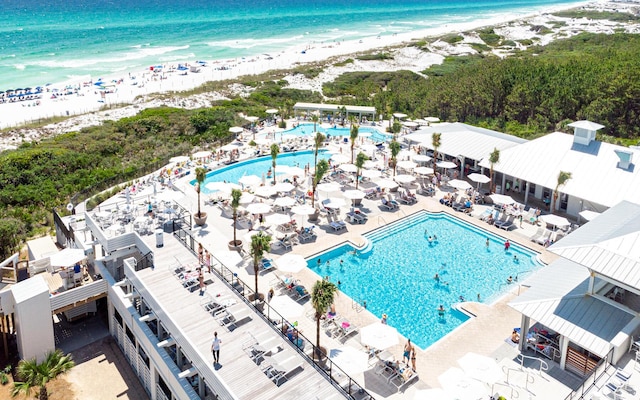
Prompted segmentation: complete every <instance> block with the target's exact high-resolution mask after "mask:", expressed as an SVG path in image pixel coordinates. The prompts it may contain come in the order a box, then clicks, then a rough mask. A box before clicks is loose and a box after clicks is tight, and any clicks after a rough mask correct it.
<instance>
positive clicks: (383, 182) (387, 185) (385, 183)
mask: <svg viewBox="0 0 640 400" xmlns="http://www.w3.org/2000/svg"><path fill="white" fill-rule="evenodd" d="M376 183H377V184H378V186H380V187H381V188H382V189H395V188H397V187H398V184H397V183H396V182H394V181H392V180H391V179H380V180H379V181H377V182H376Z"/></svg>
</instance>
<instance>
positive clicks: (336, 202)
mask: <svg viewBox="0 0 640 400" xmlns="http://www.w3.org/2000/svg"><path fill="white" fill-rule="evenodd" d="M322 205H323V206H325V207H326V208H340V207H344V206H345V205H347V203H345V201H344V200H343V199H341V198H338V197H329V198H328V199H326V200H323V201H322Z"/></svg>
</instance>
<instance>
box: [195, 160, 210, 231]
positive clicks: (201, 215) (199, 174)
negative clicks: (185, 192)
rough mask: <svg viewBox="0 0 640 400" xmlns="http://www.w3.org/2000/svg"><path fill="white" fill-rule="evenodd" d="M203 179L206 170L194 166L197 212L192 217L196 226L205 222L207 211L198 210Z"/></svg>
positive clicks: (205, 176) (205, 175) (205, 177)
mask: <svg viewBox="0 0 640 400" xmlns="http://www.w3.org/2000/svg"><path fill="white" fill-rule="evenodd" d="M205 179H207V170H206V169H204V168H202V167H198V168H196V182H197V183H196V192H198V212H197V213H196V215H195V216H194V217H193V219H194V221H195V222H196V225H198V226H202V225H204V224H205V223H206V222H207V213H206V212H203V211H202V210H200V191H201V186H202V184H203V183H204V180H205Z"/></svg>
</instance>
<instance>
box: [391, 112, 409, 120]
mask: <svg viewBox="0 0 640 400" xmlns="http://www.w3.org/2000/svg"><path fill="white" fill-rule="evenodd" d="M393 116H394V117H396V118H399V119H402V118H407V114H404V113H401V112H396V113H393Z"/></svg>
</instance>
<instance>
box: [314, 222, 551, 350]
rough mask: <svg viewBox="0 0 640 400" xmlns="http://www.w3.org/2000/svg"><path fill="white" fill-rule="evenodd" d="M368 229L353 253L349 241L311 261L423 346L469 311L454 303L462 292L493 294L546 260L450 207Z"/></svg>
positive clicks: (464, 296)
mask: <svg viewBox="0 0 640 400" xmlns="http://www.w3.org/2000/svg"><path fill="white" fill-rule="evenodd" d="M433 235H435V236H436V237H437V240H435V241H432V242H430V241H429V239H428V238H429V236H433ZM364 236H365V237H366V238H367V240H368V241H369V244H368V245H367V246H365V248H364V249H363V250H358V251H356V254H355V255H354V254H353V251H354V248H353V247H352V246H351V245H349V244H344V245H341V246H339V247H336V248H333V249H330V250H328V251H327V252H324V253H322V254H320V255H318V256H315V257H313V258H310V259H308V266H309V268H310V269H312V270H313V271H314V272H316V273H317V274H318V275H320V276H321V277H326V276H328V277H329V278H330V279H331V281H332V282H334V283H338V282H340V284H339V287H340V290H341V291H342V292H344V293H345V294H346V295H347V296H349V297H351V298H352V299H354V300H356V301H358V302H359V303H361V304H362V303H363V302H366V305H367V309H368V310H369V311H371V312H372V313H373V314H374V315H376V316H378V317H380V316H381V315H382V314H383V313H386V314H387V315H388V323H389V325H392V326H394V327H395V328H397V329H398V331H399V332H400V333H401V334H402V335H403V336H405V337H407V338H410V339H411V340H412V341H413V342H414V343H415V344H416V345H418V346H419V347H421V348H427V347H429V346H430V345H431V344H433V343H435V342H436V341H438V340H439V339H441V338H442V337H444V336H445V335H447V334H448V333H449V332H451V331H453V330H454V329H455V328H457V327H458V326H460V325H461V324H462V323H463V322H465V321H466V320H467V319H468V317H467V316H466V315H465V314H463V313H462V312H460V311H458V310H457V309H456V305H457V304H458V303H460V302H461V301H462V300H469V301H477V299H478V296H479V298H480V301H482V302H492V301H494V300H495V299H497V298H498V297H499V296H501V295H503V294H504V293H505V292H506V291H507V290H508V289H509V288H510V287H512V286H513V285H514V284H517V282H515V281H516V280H521V279H523V276H524V275H526V274H528V273H530V272H531V271H533V270H535V269H537V268H539V267H540V266H541V264H540V263H539V262H538V261H537V253H535V252H533V251H530V250H528V249H526V248H524V247H522V246H520V245H518V244H515V243H513V244H511V247H510V248H509V250H508V251H505V250H504V240H505V239H504V238H502V237H500V236H497V235H494V234H493V233H491V232H489V231H485V230H483V229H481V228H478V227H476V226H473V225H470V224H468V223H466V222H464V221H462V220H460V219H458V218H455V217H453V216H450V215H448V214H444V213H438V214H434V213H428V212H419V213H416V214H414V215H411V216H409V217H407V218H405V219H403V220H401V221H398V222H396V223H393V224H389V225H386V226H385V227H383V228H380V229H378V230H375V231H373V232H370V233H368V234H366V235H364ZM487 239H488V241H489V245H488V246H487ZM318 260H320V263H318ZM436 273H437V274H438V279H436V278H435V275H436ZM509 276H511V277H513V280H514V283H511V284H509V283H508V282H507V279H508V278H509ZM440 305H443V306H444V308H445V310H446V311H445V312H444V314H443V315H440V313H439V312H438V310H437V309H438V307H439V306H440ZM509 333H510V332H505V333H504V334H505V337H507V336H508V335H509Z"/></svg>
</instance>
